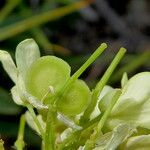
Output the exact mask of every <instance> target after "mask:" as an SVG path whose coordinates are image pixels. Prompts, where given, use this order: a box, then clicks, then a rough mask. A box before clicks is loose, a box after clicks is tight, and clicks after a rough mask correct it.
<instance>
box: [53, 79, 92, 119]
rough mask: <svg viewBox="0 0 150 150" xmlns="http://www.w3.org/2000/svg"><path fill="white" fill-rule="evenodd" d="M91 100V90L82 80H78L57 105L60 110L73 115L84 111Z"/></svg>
mask: <svg viewBox="0 0 150 150" xmlns="http://www.w3.org/2000/svg"><path fill="white" fill-rule="evenodd" d="M90 100H91V91H90V89H89V88H88V86H87V85H86V84H85V82H84V81H82V80H76V81H75V82H74V83H73V84H72V86H71V87H70V89H69V90H68V91H67V92H66V93H65V94H64V96H63V97H62V98H60V99H59V100H58V101H57V103H56V105H57V108H58V111H60V112H61V113H63V114H65V115H69V116H73V115H77V114H80V113H81V112H83V111H84V110H85V109H86V108H87V106H88V104H89V102H90Z"/></svg>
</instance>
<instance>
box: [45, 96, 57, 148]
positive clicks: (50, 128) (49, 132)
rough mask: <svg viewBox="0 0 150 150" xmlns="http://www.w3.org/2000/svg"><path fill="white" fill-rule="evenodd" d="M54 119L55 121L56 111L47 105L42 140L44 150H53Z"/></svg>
mask: <svg viewBox="0 0 150 150" xmlns="http://www.w3.org/2000/svg"><path fill="white" fill-rule="evenodd" d="M53 99H54V97H53ZM55 119H56V111H55V110H54V108H53V107H52V104H51V103H49V107H48V113H47V120H46V132H45V138H44V147H45V150H55V122H56V120H55Z"/></svg>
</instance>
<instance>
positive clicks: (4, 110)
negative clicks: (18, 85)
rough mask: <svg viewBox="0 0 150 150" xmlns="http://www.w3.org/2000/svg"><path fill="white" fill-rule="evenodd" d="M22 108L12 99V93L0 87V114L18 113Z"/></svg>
mask: <svg viewBox="0 0 150 150" xmlns="http://www.w3.org/2000/svg"><path fill="white" fill-rule="evenodd" d="M20 111H21V108H20V107H19V106H17V105H16V104H15V103H14V102H13V100H12V99H11V96H10V94H9V93H8V92H7V91H5V90H4V89H2V88H0V114H3V115H16V114H18V113H20Z"/></svg>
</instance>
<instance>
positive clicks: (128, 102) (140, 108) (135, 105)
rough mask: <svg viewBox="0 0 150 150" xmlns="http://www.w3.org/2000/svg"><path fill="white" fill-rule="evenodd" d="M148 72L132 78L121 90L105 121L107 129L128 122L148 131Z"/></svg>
mask: <svg viewBox="0 0 150 150" xmlns="http://www.w3.org/2000/svg"><path fill="white" fill-rule="evenodd" d="M149 114H150V72H143V73H139V74H137V75H135V76H133V77H132V78H131V79H130V80H129V81H128V83H127V84H126V85H125V86H124V87H123V89H122V95H121V96H120V98H119V100H118V102H117V103H116V105H115V106H114V108H113V110H112V112H111V116H110V118H109V120H108V121H107V125H108V127H109V128H111V129H112V128H114V127H115V126H116V125H117V124H119V123H123V122H126V123H127V122H128V123H132V124H133V125H134V126H136V127H137V126H139V127H143V128H146V129H150V117H149Z"/></svg>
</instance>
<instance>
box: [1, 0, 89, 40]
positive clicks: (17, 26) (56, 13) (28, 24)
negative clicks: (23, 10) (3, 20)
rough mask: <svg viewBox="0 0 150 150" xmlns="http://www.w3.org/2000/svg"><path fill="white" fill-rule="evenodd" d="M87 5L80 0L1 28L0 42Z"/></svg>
mask: <svg viewBox="0 0 150 150" xmlns="http://www.w3.org/2000/svg"><path fill="white" fill-rule="evenodd" d="M88 4H89V2H86V1H84V0H82V1H79V2H76V3H74V4H71V5H68V6H64V7H62V8H58V9H55V10H52V11H48V12H44V13H41V14H38V15H35V16H32V17H30V18H27V19H25V20H23V21H20V22H18V23H14V24H12V25H9V26H6V27H3V28H1V29H0V33H1V34H0V40H5V39H7V38H10V37H12V36H14V35H16V34H19V33H22V32H24V31H26V30H29V29H31V28H33V27H37V26H39V25H41V24H44V23H46V22H48V21H52V20H56V19H57V18H60V17H62V16H65V15H67V14H70V13H72V12H74V11H76V10H78V9H81V8H83V7H86V6H87V5H88Z"/></svg>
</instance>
